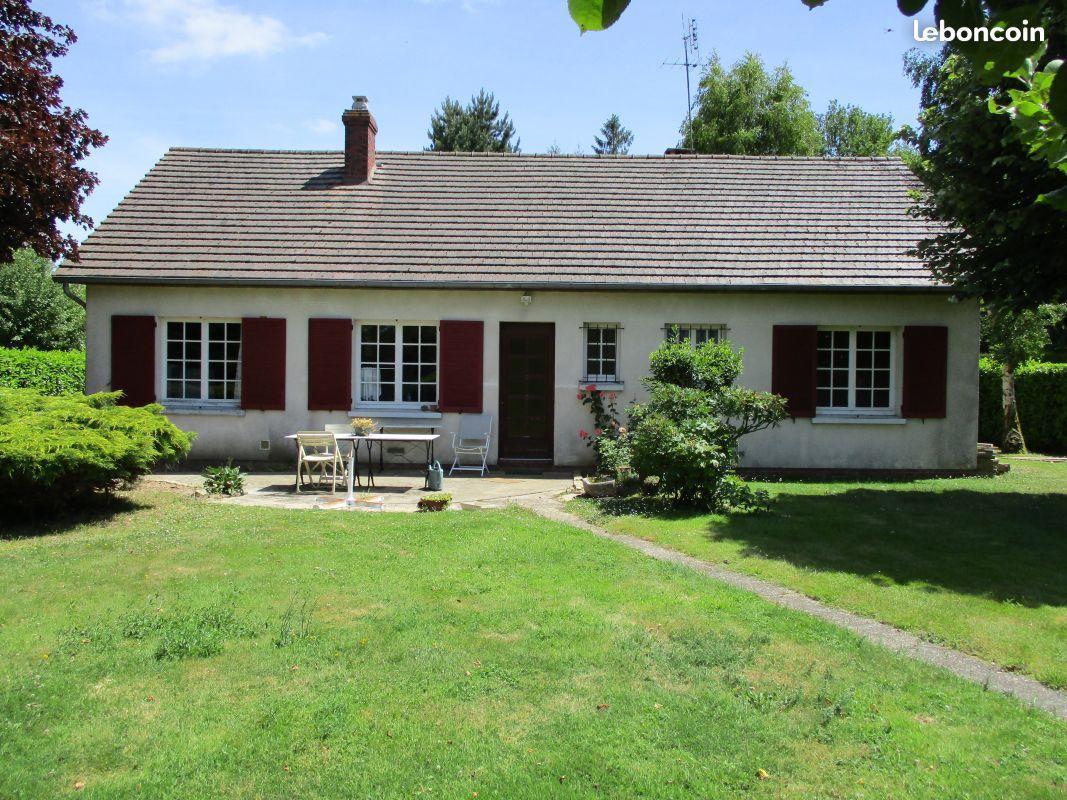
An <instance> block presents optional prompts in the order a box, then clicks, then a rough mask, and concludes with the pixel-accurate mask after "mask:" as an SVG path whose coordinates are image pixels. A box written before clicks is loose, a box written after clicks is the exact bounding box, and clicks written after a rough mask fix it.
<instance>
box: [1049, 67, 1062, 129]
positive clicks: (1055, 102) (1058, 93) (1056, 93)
mask: <svg viewBox="0 0 1067 800" xmlns="http://www.w3.org/2000/svg"><path fill="white" fill-rule="evenodd" d="M1051 66H1052V64H1049V68H1050V67H1051ZM1046 69H1048V68H1046ZM1048 110H1049V111H1050V112H1051V113H1052V116H1053V117H1054V118H1055V120H1056V122H1058V123H1060V124H1061V125H1067V70H1062V69H1059V66H1058V65H1057V68H1056V77H1055V78H1053V80H1052V87H1051V88H1050V89H1049V91H1048Z"/></svg>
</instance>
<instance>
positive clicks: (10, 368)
mask: <svg viewBox="0 0 1067 800" xmlns="http://www.w3.org/2000/svg"><path fill="white" fill-rule="evenodd" d="M0 388H3V389H33V390H34V391H35V392H40V393H41V394H47V395H62V394H81V393H82V392H84V391H85V353H84V352H83V351H81V350H34V349H32V348H27V349H25V350H13V349H11V348H7V347H0Z"/></svg>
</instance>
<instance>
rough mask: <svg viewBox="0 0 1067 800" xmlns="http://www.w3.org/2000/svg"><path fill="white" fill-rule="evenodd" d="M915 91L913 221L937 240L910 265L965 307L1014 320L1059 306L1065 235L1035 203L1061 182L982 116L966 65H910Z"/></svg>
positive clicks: (1000, 124)
mask: <svg viewBox="0 0 1067 800" xmlns="http://www.w3.org/2000/svg"><path fill="white" fill-rule="evenodd" d="M906 70H907V72H908V73H909V74H910V75H911V77H912V80H913V81H914V82H915V84H916V86H919V87H920V88H921V91H922V111H921V112H920V115H919V121H920V123H921V130H920V131H919V133H918V135H917V141H916V144H917V146H918V150H919V156H920V159H919V164H918V174H919V177H920V178H921V179H922V181H923V183H924V184H925V186H926V190H927V191H926V192H925V193H924V194H923V195H922V197H921V198H920V200H919V203H918V209H917V213H918V214H920V215H921V216H923V217H925V218H926V219H929V220H932V221H934V222H936V223H939V226H940V227H941V233H939V234H938V235H936V236H934V237H932V238H930V239H926V240H924V241H922V242H921V243H920V245H919V248H918V252H919V255H920V256H921V257H922V258H923V260H924V261H926V263H927V264H929V265H930V266H931V268H932V269H933V271H934V274H935V275H936V276H937V277H938V278H940V279H941V280H943V281H945V282H946V283H950V284H952V285H954V286H955V287H957V289H958V290H959V291H960V292H961V293H963V294H965V295H969V296H972V297H981V298H984V299H985V300H986V302H988V303H990V304H991V305H994V306H1004V307H1006V308H1009V309H1014V310H1015V311H1021V310H1024V309H1028V308H1029V309H1033V308H1036V307H1037V306H1038V305H1040V304H1042V303H1056V302H1061V301H1064V300H1067V270H1064V268H1063V253H1067V225H1064V222H1063V219H1064V218H1063V215H1062V213H1060V212H1058V211H1057V210H1056V209H1055V208H1054V207H1053V206H1051V205H1049V204H1045V203H1035V202H1034V198H1035V197H1037V196H1038V195H1041V194H1048V193H1051V192H1055V191H1057V190H1061V191H1062V190H1063V189H1064V187H1065V186H1067V174H1065V173H1063V172H1061V171H1059V170H1058V169H1057V168H1055V167H1053V166H1051V165H1049V164H1048V163H1047V162H1046V161H1044V160H1038V159H1034V158H1031V155H1030V153H1029V151H1028V149H1027V147H1026V146H1025V145H1023V144H1022V143H1020V142H1019V141H1018V140H1017V139H1014V138H1013V137H1011V136H1010V131H1011V122H1010V121H1009V120H1008V118H1007V117H1006V116H1003V115H993V114H989V113H988V112H987V108H988V102H989V99H990V97H991V96H993V95H994V94H995V93H996V91H997V90H996V88H993V89H991V88H989V87H987V86H986V85H985V84H984V83H983V82H982V81H981V80H979V78H978V76H977V75H976V74H975V70H974V68H973V67H972V66H971V64H970V62H969V60H967V59H965V58H961V57H960V56H959V55H957V54H955V53H951V52H947V51H946V52H944V53H942V54H940V55H938V56H930V57H924V56H921V55H918V54H915V53H912V54H910V55H909V57H908V59H907V62H906Z"/></svg>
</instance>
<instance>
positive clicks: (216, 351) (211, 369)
mask: <svg viewBox="0 0 1067 800" xmlns="http://www.w3.org/2000/svg"><path fill="white" fill-rule="evenodd" d="M166 336H167V345H166V352H167V363H166V385H165V387H164V392H163V394H164V398H165V399H167V400H217V401H223V402H225V401H236V400H238V399H239V398H240V397H241V323H240V322H204V321H199V320H198V321H196V322H193V321H185V320H181V321H179V320H172V321H168V322H167V324H166Z"/></svg>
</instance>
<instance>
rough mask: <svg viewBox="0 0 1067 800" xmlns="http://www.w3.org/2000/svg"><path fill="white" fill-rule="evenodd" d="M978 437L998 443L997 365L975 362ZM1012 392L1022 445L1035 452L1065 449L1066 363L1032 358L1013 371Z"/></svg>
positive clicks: (999, 429)
mask: <svg viewBox="0 0 1067 800" xmlns="http://www.w3.org/2000/svg"><path fill="white" fill-rule="evenodd" d="M978 374H979V377H978V438H979V439H980V440H981V441H983V442H993V443H995V444H998V445H999V444H1000V442H1001V439H1002V438H1003V427H1002V420H1001V414H1002V411H1001V386H1000V374H1001V373H1000V365H999V364H997V363H995V362H994V361H993V360H991V359H989V358H983V359H982V360H981V361H979V362H978ZM1015 396H1016V399H1017V400H1018V403H1019V419H1020V420H1021V422H1022V426H1023V437H1024V438H1025V439H1026V447H1027V449H1029V450H1033V451H1034V452H1037V453H1067V364H1049V363H1045V362H1040V361H1033V362H1030V363H1029V364H1023V365H1022V366H1021V367H1019V368H1018V369H1017V370H1016V371H1015Z"/></svg>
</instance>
